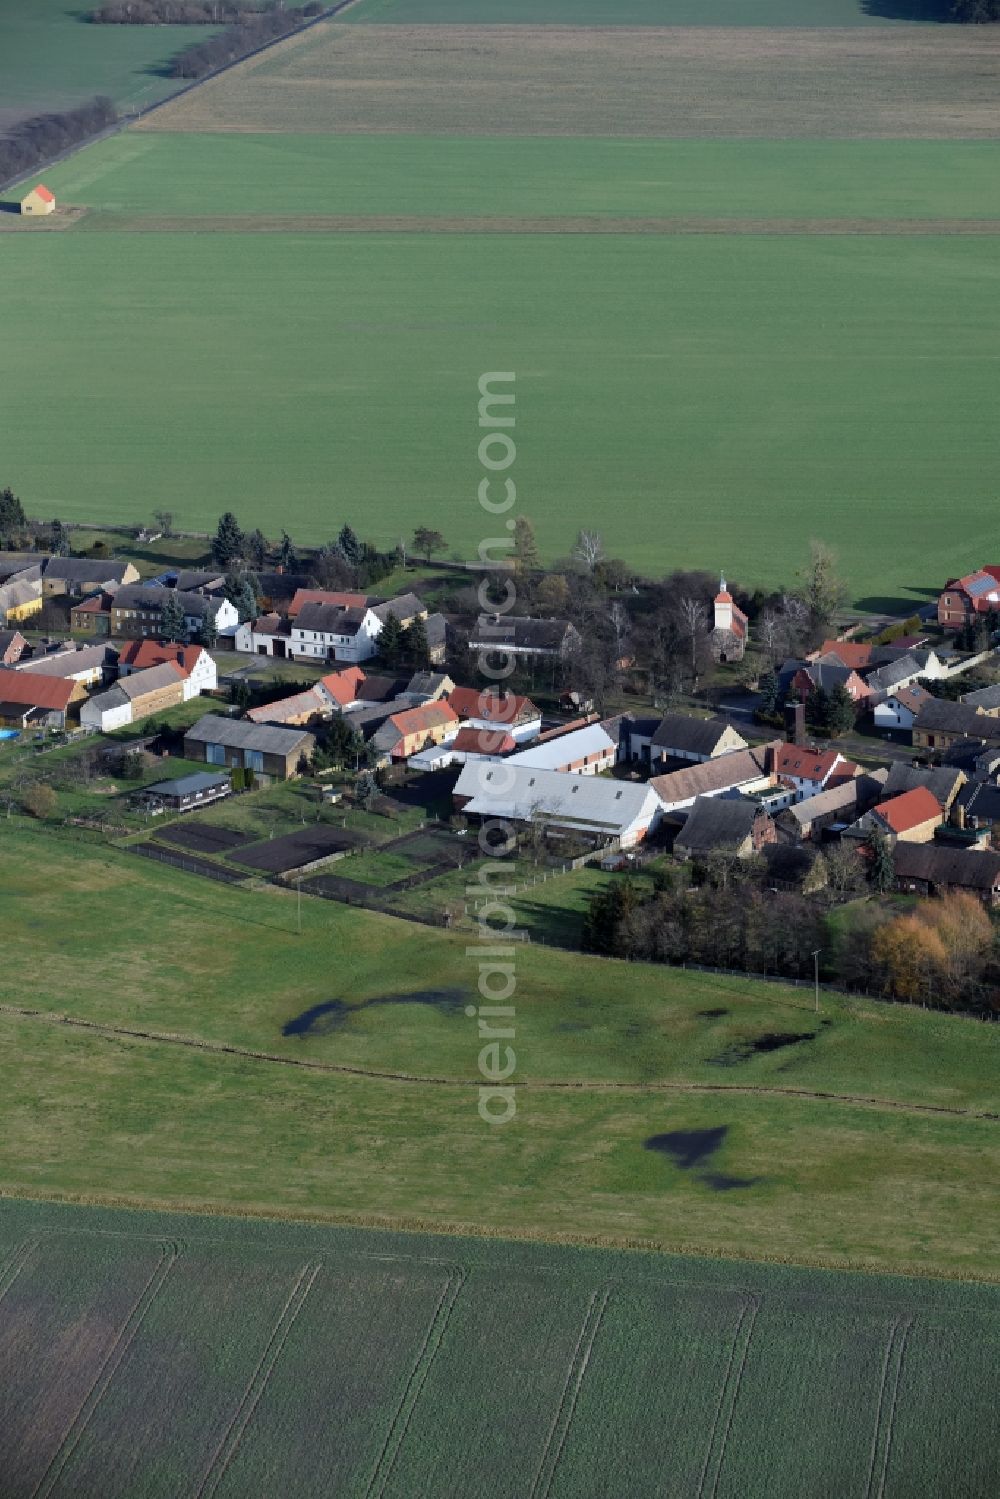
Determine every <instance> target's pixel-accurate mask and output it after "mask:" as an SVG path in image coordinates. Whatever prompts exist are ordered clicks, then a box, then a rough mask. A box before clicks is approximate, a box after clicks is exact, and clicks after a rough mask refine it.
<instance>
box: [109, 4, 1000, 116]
mask: <svg viewBox="0 0 1000 1499" xmlns="http://www.w3.org/2000/svg"><path fill="white" fill-rule="evenodd" d="M998 95H1000V27H980V26H964V27H963V26H954V27H933V26H928V27H913V28H909V27H907V28H904V29H901V30H894V29H893V28H892V27H890V26H886V27H872V28H871V29H859V28H829V29H819V30H809V29H805V30H800V29H791V28H784V29H770V28H754V29H727V28H721V27H711V28H698V27H663V28H657V27H647V28H641V29H632V28H629V27H610V28H600V27H597V28H587V27H579V28H578V27H570V26H561V27H546V26H447V27H441V26H364V25H356V26H355V25H352V26H343V25H338V24H337V23H336V22H330V23H326V24H321V25H318V26H316V27H314V28H313V29H311V30H310V31H308V32H306V33H303V34H301V35H299V36H296V37H292V38H291V39H290V40H288V41H287V42H283V43H280V44H279V45H277V46H275V47H272V48H270V49H269V50H268V51H267V52H266V53H264V54H262V55H261V56H260V57H259V58H254V59H252V60H250V61H249V62H247V63H244V64H242V65H240V66H238V67H235V68H233V69H231V70H230V71H229V72H227V73H225V74H224V75H222V76H221V77H220V78H218V79H215V80H211V81H209V82H207V83H205V84H203V85H201V86H200V87H199V88H197V89H193V90H192V91H191V92H190V93H189V94H187V95H185V96H184V97H183V98H181V99H178V100H177V101H176V102H172V103H168V104H166V105H164V106H163V107H162V108H158V109H157V110H156V111H154V113H153V114H151V115H150V117H149V118H148V119H147V120H145V121H144V122H142V123H141V124H140V125H139V126H138V127H137V128H138V129H140V130H168V131H169V130H185V131H187V130H200V131H212V130H221V131H236V132H240V131H265V132H266V131H308V132H319V133H351V132H363V133H366V134H393V133H403V134H417V135H434V134H446V135H450V134H460V135H464V134H468V135H581V136H604V137H615V136H646V137H649V136H660V137H667V138H670V137H672V138H674V139H697V138H702V139H711V138H715V137H727V138H737V139H749V138H757V139H770V140H781V139H860V138H868V139H877V138H883V139H892V138H902V139H908V138H909V139H943V140H946V139H950V140H957V139H980V140H995V139H1000V109H998V108H997V98H998Z"/></svg>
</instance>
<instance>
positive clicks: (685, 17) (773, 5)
mask: <svg viewBox="0 0 1000 1499" xmlns="http://www.w3.org/2000/svg"><path fill="white" fill-rule="evenodd" d="M945 9H946V6H945V5H944V4H943V0H911V3H909V4H907V5H905V6H903V5H895V4H892V3H885V4H879V3H875V4H871V5H869V4H865V0H755V3H754V4H752V5H747V4H746V3H745V0H357V4H355V5H353V6H351V7H350V8H349V9H348V10H346V11H345V12H344V14H343V16H342V17H341V18H340V19H341V21H346V22H354V23H358V24H361V25H368V24H371V23H372V22H379V23H381V22H385V23H391V24H393V25H398V24H407V23H409V24H412V25H420V26H424V25H449V26H455V25H469V24H470V23H479V24H481V25H491V26H493V25H504V26H511V25H534V26H561V25H566V26H569V25H572V26H765V27H775V26H823V27H831V26H886V25H887V24H890V23H891V22H892V21H897V22H899V21H902V23H903V24H906V23H907V22H912V21H921V20H925V21H934V20H939V19H940V18H941V17H942V15H943V13H944V11H945ZM903 11H905V12H906V14H905V15H901V14H894V13H896V12H903Z"/></svg>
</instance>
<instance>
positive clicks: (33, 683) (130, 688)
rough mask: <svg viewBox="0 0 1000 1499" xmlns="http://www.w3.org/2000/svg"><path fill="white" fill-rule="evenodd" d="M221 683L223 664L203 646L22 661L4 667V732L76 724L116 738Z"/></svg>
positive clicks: (137, 645)
mask: <svg viewBox="0 0 1000 1499" xmlns="http://www.w3.org/2000/svg"><path fill="white" fill-rule="evenodd" d="M0 643H2V642H0ZM217 682H218V675H217V670H216V664H215V661H214V659H213V658H212V656H211V655H210V654H209V652H208V651H206V650H205V649H204V648H203V647H201V646H194V645H187V646H184V645H169V644H168V645H163V644H159V643H157V642H155V641H142V642H139V641H133V642H131V643H129V644H127V645H125V646H123V647H122V648H121V649H120V650H119V649H118V648H116V647H115V646H112V645H110V644H97V645H88V646H74V645H68V646H66V647H65V648H63V649H62V650H55V651H51V652H48V653H46V654H44V655H40V656H35V655H26V654H24V653H19V654H18V658H17V659H16V660H13V661H11V662H9V663H8V664H6V665H4V666H3V667H0V726H2V727H4V728H13V729H19V730H25V729H30V728H35V729H37V728H43V729H65V728H66V727H67V725H68V724H69V722H70V719H71V718H73V719H78V720H79V722H80V725H81V726H82V727H83V728H86V729H93V730H98V731H101V732H104V733H110V732H111V731H112V730H114V729H119V728H124V727H126V726H127V725H128V724H131V723H134V722H136V721H137V720H139V719H141V718H145V717H148V716H149V715H150V714H154V713H161V712H163V711H165V710H166V709H168V708H172V707H174V706H175V705H176V704H178V703H183V702H187V701H188V700H189V699H190V698H192V697H196V696H197V695H198V694H199V693H202V692H209V691H212V690H213V689H214V688H215V687H216V686H217Z"/></svg>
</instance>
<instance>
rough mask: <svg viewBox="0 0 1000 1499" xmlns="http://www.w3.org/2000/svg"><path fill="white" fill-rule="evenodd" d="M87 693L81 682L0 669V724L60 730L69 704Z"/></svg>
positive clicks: (66, 719)
mask: <svg viewBox="0 0 1000 1499" xmlns="http://www.w3.org/2000/svg"><path fill="white" fill-rule="evenodd" d="M86 695H87V691H86V688H85V687H84V686H83V683H82V682H74V681H73V679H72V677H52V676H46V675H44V674H41V673H39V672H29V671H3V672H0V727H3V728H8V729H25V728H29V727H31V728H39V729H42V728H44V729H64V728H65V727H66V724H67V721H68V718H69V710H70V705H71V704H73V703H78V702H81V701H82V700H83V698H85V697H86Z"/></svg>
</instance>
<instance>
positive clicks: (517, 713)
mask: <svg viewBox="0 0 1000 1499" xmlns="http://www.w3.org/2000/svg"><path fill="white" fill-rule="evenodd" d="M447 700H448V702H449V703H450V704H451V706H452V707H453V708H454V710H455V712H456V713H457V714H458V716H459V718H481V719H483V720H485V721H487V722H489V723H517V722H518V721H519V720H520V719H523V718H537V717H538V709H537V708H536V707H535V705H534V703H533V702H532V701H531V699H530V698H527V697H519V696H518V695H517V693H516V692H501V693H497V692H493V691H491V690H490V689H489V688H487V689H485V690H484V691H483V692H480V691H479V688H478V687H455V688H454V689H453V690H452V691H451V692H449V694H448V699H447Z"/></svg>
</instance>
